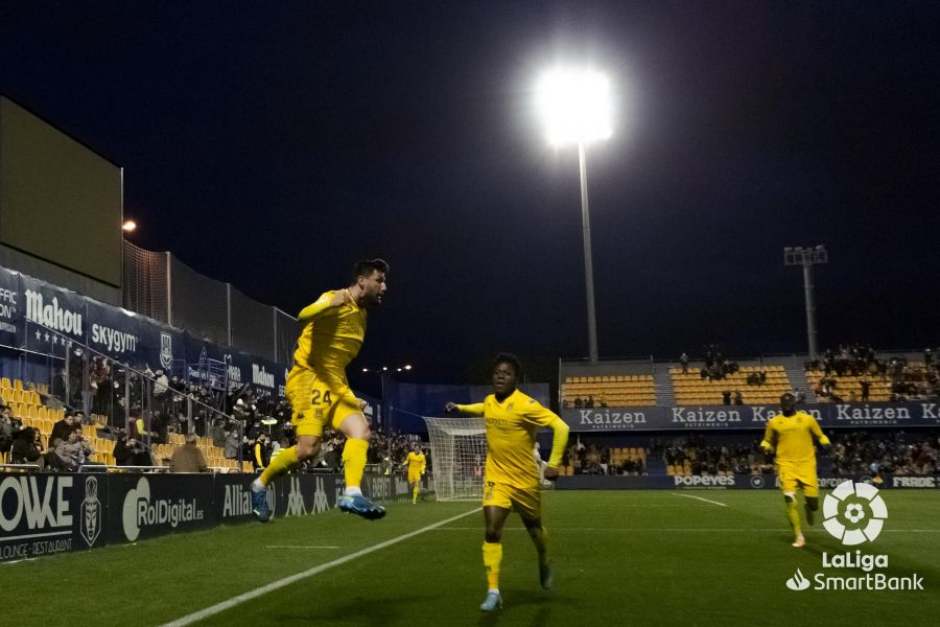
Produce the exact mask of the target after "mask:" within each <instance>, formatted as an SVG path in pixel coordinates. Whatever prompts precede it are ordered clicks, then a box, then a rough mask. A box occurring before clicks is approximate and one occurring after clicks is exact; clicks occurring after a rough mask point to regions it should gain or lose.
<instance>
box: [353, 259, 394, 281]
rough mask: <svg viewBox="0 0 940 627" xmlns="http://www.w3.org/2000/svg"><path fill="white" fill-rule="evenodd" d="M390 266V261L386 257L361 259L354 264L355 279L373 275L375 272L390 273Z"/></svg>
mask: <svg viewBox="0 0 940 627" xmlns="http://www.w3.org/2000/svg"><path fill="white" fill-rule="evenodd" d="M389 269H390V266H389V265H388V262H387V261H385V260H384V259H379V258H378V257H376V258H375V259H360V260H359V261H357V262H356V263H354V264H353V277H352V278H353V281H355V280H356V279H358V278H359V277H361V276H364V277H369V276H372V273H373V272H381V273H383V274H388V271H389Z"/></svg>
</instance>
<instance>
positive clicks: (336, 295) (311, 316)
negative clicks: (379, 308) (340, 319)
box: [297, 288, 353, 324]
mask: <svg viewBox="0 0 940 627" xmlns="http://www.w3.org/2000/svg"><path fill="white" fill-rule="evenodd" d="M352 299H353V298H352V294H350V293H349V288H344V289H341V290H334V291H332V292H324V293H323V294H322V295H321V296H320V298H318V299H317V300H316V302H314V303H313V304H310V305H307V306H306V307H304V308H303V309H301V310H300V313H299V314H297V321H298V322H300V324H307V323H308V322H313V321H314V320H316V319H317V318H319V317H321V316H323V315H324V314H326V313H327V312H329V311H331V310H332V309H335V308H337V307H340V306H342V305H345V304H346V303H348V302H350V301H352Z"/></svg>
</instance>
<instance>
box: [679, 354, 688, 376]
mask: <svg viewBox="0 0 940 627" xmlns="http://www.w3.org/2000/svg"><path fill="white" fill-rule="evenodd" d="M679 363H680V364H682V374H689V356H688V354H687V353H682V354H681V355H680V356H679Z"/></svg>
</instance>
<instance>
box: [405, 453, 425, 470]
mask: <svg viewBox="0 0 940 627" xmlns="http://www.w3.org/2000/svg"><path fill="white" fill-rule="evenodd" d="M405 463H407V464H408V472H420V473H423V472H424V467H425V463H426V460H425V458H424V453H415V452H414V451H409V452H408V458H407V459H405Z"/></svg>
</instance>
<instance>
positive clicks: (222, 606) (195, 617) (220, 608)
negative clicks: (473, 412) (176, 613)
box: [161, 507, 483, 627]
mask: <svg viewBox="0 0 940 627" xmlns="http://www.w3.org/2000/svg"><path fill="white" fill-rule="evenodd" d="M481 509H483V508H482V507H477V508H476V509H472V510H470V511H469V512H464V513H463V514H458V515H456V516H451V517H450V518H447V519H445V520H442V521H440V522H436V523H434V524H433V525H428V526H427V527H422V528H421V529H418V530H416V531H411V532H409V533H406V534H403V535H400V536H398V537H395V538H392V539H391V540H386V541H385V542H379V543H378V544H373V545H372V546H367V547H366V548H364V549H360V550H358V551H356V552H355V553H350V554H349V555H344V556H343V557H340V558H338V559H335V560H333V561H332V562H327V563H326V564H320V565H319V566H314V567H313V568H310V569H308V570H305V571H303V572H300V573H297V574H295V575H291V576H290V577H284V578H283V579H278V580H277V581H272V582H271V583H269V584H267V585H264V586H261V587H260V588H255V589H254V590H251V591H249V592H245V593H243V594H239V595H238V596H235V597H232V598H231V599H229V600H227V601H222V602H221V603H216V604H215V605H211V606H209V607H207V608H205V609H203V610H199V611H198V612H193V613H192V614H187V615H186V616H183V617H182V618H177V619H176V620H174V621H172V622H169V623H165V624H164V625H162V626H161V627H183V626H184V625H192V624H193V623H195V622H197V621H200V620H202V619H204V618H209V617H210V616H215V615H216V614H218V613H220V612H224V611H225V610H227V609H230V608H233V607H235V606H236V605H241V604H242V603H244V602H245V601H251V600H252V599H257V598H258V597H260V596H263V595H265V594H268V593H269V592H274V591H275V590H280V589H281V588H283V587H285V586H289V585H291V584H292V583H295V582H297V581H301V580H302V579H307V578H308V577H313V576H314V575H318V574H320V573H322V572H323V571H326V570H329V569H331V568H333V567H334V566H339V565H341V564H345V563H346V562H351V561H352V560H354V559H356V558H358V557H362V556H363V555H368V554H369V553H374V552H376V551H378V550H380V549H384V548H385V547H388V546H392V545H393V544H398V543H399V542H404V541H405V540H408V539H409V538H413V537H415V536H417V535H421V534H422V533H424V532H426V531H431V530H432V529H437V528H438V527H440V526H442V525H446V524H447V523H450V522H453V521H455V520H460V519H461V518H463V517H465V516H469V515H470V514H476V513H477V512H479V511H480V510H481Z"/></svg>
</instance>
